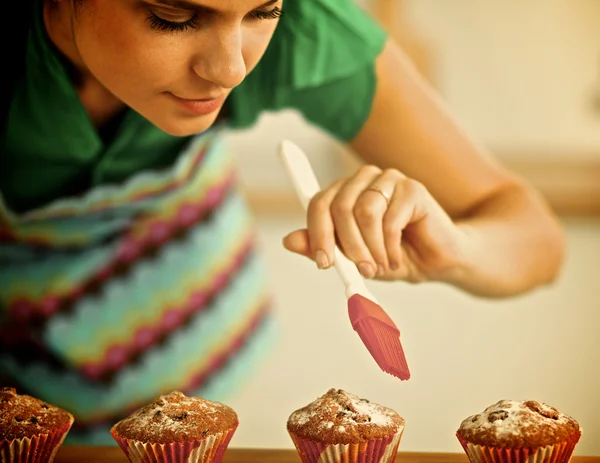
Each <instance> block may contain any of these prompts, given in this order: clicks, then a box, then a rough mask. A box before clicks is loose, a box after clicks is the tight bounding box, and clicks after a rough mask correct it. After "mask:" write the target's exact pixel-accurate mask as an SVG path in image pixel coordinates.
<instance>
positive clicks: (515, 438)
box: [457, 400, 581, 448]
mask: <svg viewBox="0 0 600 463" xmlns="http://www.w3.org/2000/svg"><path fill="white" fill-rule="evenodd" d="M580 433H581V428H580V426H579V424H578V423H577V421H575V420H574V419H573V418H571V417H570V416H568V415H565V414H564V413H561V412H559V411H558V410H557V409H556V408H554V407H551V406H550V405H548V404H545V403H543V402H537V401H535V400H525V401H514V400H500V401H498V402H496V403H495V404H493V405H490V406H489V407H487V408H486V409H485V410H484V411H483V412H481V413H478V414H477V415H472V416H470V417H468V418H466V419H465V420H463V422H462V423H461V424H460V427H459V429H458V431H457V434H458V435H459V436H460V437H462V438H464V439H465V440H467V441H469V442H471V443H473V444H477V445H486V446H492V447H504V448H521V447H543V446H545V445H552V444H556V443H557V442H562V441H565V440H568V439H570V438H571V437H573V436H574V435H578V434H580Z"/></svg>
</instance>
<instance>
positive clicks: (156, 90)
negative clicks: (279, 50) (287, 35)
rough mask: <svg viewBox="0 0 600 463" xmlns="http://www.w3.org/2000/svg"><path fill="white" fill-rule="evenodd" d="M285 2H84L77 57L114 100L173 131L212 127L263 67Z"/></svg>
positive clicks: (80, 11) (75, 28)
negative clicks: (227, 103)
mask: <svg viewBox="0 0 600 463" xmlns="http://www.w3.org/2000/svg"><path fill="white" fill-rule="evenodd" d="M281 2H282V0H85V1H83V2H82V4H81V8H77V9H76V10H77V13H76V14H75V15H74V16H75V20H74V22H73V40H74V42H75V43H74V45H75V47H76V49H77V53H78V55H79V56H78V58H79V59H80V61H81V62H82V64H83V65H84V66H85V68H87V70H88V71H89V72H90V73H91V74H92V75H93V76H94V77H95V78H96V79H97V80H98V81H99V82H100V83H101V84H102V85H103V86H104V87H105V88H106V89H107V90H108V91H110V92H111V93H112V94H113V95H115V97H117V98H118V99H119V100H121V101H123V102H124V103H125V104H127V105H128V106H130V107H131V108H133V109H134V110H136V111H137V112H139V113H140V114H141V115H142V116H144V117H145V118H147V119H148V120H150V121H151V122H152V123H154V124H155V125H157V126H158V127H160V128H161V129H162V130H164V131H165V132H168V133H170V134H173V135H179V136H183V135H190V134H194V133H199V132H202V131H204V130H206V129H207V128H209V127H210V126H211V125H212V124H213V123H214V121H215V119H216V117H217V115H218V113H219V110H220V109H221V107H222V105H223V102H224V100H225V98H226V97H227V96H228V94H229V93H230V92H231V90H232V89H233V88H234V87H236V86H237V85H239V84H240V83H241V82H242V81H243V80H244V78H245V77H246V75H248V73H249V72H250V71H251V70H252V69H253V68H254V67H255V66H256V64H257V63H258V61H259V60H260V58H261V57H262V55H263V54H264V52H265V50H266V48H267V45H268V44H269V41H270V39H271V37H272V36H273V33H274V31H275V27H276V25H277V22H278V17H279V15H280V13H281Z"/></svg>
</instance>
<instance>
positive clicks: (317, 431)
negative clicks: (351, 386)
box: [287, 389, 404, 463]
mask: <svg viewBox="0 0 600 463" xmlns="http://www.w3.org/2000/svg"><path fill="white" fill-rule="evenodd" d="M287 430H288V433H289V434H290V437H291V438H292V441H293V442H294V445H295V446H296V450H297V451H298V454H299V455H300V459H301V460H302V462H303V463H322V462H324V463H329V462H338V461H344V462H348V463H353V462H374V463H375V462H376V463H388V462H394V461H396V460H395V459H396V454H397V452H398V446H399V444H400V438H401V437H402V432H403V431H404V419H403V418H402V417H401V416H400V415H399V414H398V413H397V412H396V411H394V410H392V409H391V408H387V407H384V406H381V405H378V404H375V403H372V402H370V401H368V400H367V399H361V398H360V397H357V396H356V395H354V394H350V393H348V392H346V391H344V390H342V389H330V390H329V391H327V393H325V394H324V395H322V396H321V397H319V398H318V399H316V400H315V401H313V402H312V403H310V404H308V405H307V406H305V407H302V408H300V409H298V410H296V411H295V412H293V413H292V414H291V415H290V417H289V418H288V422H287Z"/></svg>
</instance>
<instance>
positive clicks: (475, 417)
mask: <svg viewBox="0 0 600 463" xmlns="http://www.w3.org/2000/svg"><path fill="white" fill-rule="evenodd" d="M478 419H479V415H474V416H473V418H471V423H475V422H476V421H477V420H478Z"/></svg>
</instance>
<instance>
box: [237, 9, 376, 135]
mask: <svg viewBox="0 0 600 463" xmlns="http://www.w3.org/2000/svg"><path fill="white" fill-rule="evenodd" d="M386 37H387V35H386V33H385V31H384V30H383V29H382V28H381V27H380V26H379V25H378V24H377V23H376V22H375V20H374V19H373V18H372V17H371V16H369V14H368V13H367V12H366V11H365V10H363V9H362V7H360V6H359V5H357V4H356V3H355V0H286V1H285V2H284V10H283V15H282V17H281V19H280V22H279V25H278V27H277V30H276V31H275V34H274V36H273V38H272V40H271V43H270V44H269V47H268V48H267V51H266V52H265V55H264V56H263V58H262V60H261V61H260V62H259V64H258V65H257V66H256V68H255V69H254V70H253V71H252V72H251V73H250V74H249V75H248V76H247V77H246V79H245V80H244V82H243V83H242V84H241V85H240V86H239V87H237V88H236V89H235V90H234V91H233V92H232V95H231V97H230V105H231V106H230V109H231V115H230V123H231V125H232V127H234V128H244V127H247V126H250V125H252V124H253V123H254V122H256V120H257V119H258V117H259V115H260V114H261V113H262V112H263V111H277V110H281V109H290V108H291V109H297V110H298V111H300V112H301V113H302V114H303V115H304V117H305V118H306V119H307V120H308V121H310V122H311V123H314V124H316V125H317V126H319V127H321V128H322V129H324V130H326V131H327V132H329V133H330V134H332V135H333V136H335V137H336V138H338V139H341V140H344V141H346V140H349V139H351V138H353V137H354V136H355V135H356V134H357V133H358V131H359V130H360V128H361V127H362V126H363V124H364V122H365V120H366V119H367V117H368V116H369V113H370V110H371V105H372V101H373V96H374V93H375V87H376V76H375V60H376V58H377V56H378V55H379V53H381V50H382V48H383V45H384V43H385V40H386Z"/></svg>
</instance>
